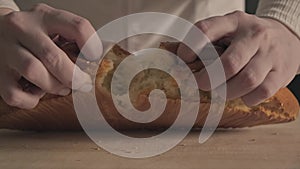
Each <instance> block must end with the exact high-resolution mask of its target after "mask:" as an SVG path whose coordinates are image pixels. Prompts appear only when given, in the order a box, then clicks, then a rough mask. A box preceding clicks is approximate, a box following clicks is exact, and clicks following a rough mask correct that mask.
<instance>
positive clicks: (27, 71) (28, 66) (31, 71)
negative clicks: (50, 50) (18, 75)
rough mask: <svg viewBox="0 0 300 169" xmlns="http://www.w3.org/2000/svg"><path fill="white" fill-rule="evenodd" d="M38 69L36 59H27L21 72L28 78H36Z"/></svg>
mask: <svg viewBox="0 0 300 169" xmlns="http://www.w3.org/2000/svg"><path fill="white" fill-rule="evenodd" d="M38 71H39V68H38V65H37V63H36V62H35V60H34V59H26V60H24V61H23V64H22V67H21V72H22V74H23V75H24V76H25V77H26V78H28V79H30V80H34V79H35V78H36V76H35V75H36V72H38Z"/></svg>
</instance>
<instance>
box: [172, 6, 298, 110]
mask: <svg viewBox="0 0 300 169" xmlns="http://www.w3.org/2000/svg"><path fill="white" fill-rule="evenodd" d="M196 26H197V27H198V28H200V29H201V30H202V32H203V33H204V34H206V36H207V37H208V38H209V39H210V41H212V42H216V41H222V40H224V41H227V42H228V40H229V43H228V45H229V46H228V48H227V49H226V51H225V52H224V53H223V54H222V55H221V56H220V60H221V62H222V64H223V67H224V71H225V76H226V80H227V81H226V85H227V97H228V99H235V98H240V97H241V98H242V100H243V101H244V102H245V104H247V105H249V106H253V105H257V104H259V103H260V102H262V101H264V100H265V99H267V98H269V97H271V96H273V95H274V94H275V93H276V92H277V91H278V90H279V89H280V88H282V87H285V86H287V85H288V84H289V83H290V82H291V80H292V79H293V78H294V76H295V75H296V74H297V72H298V69H299V65H300V40H299V39H298V37H297V36H296V35H295V34H293V32H292V31H291V30H289V29H288V28H287V27H286V26H285V25H283V24H282V23H280V22H279V21H276V20H273V19H268V18H259V17H256V16H254V15H249V14H246V13H244V12H240V11H237V12H234V13H230V14H227V15H225V16H218V17H212V18H208V19H206V20H203V21H199V22H198V23H196ZM199 41H201V39H199ZM199 44H201V43H199ZM203 45H204V44H203ZM188 51H189V50H188V48H187V47H186V46H185V45H184V44H181V45H180V46H179V48H178V51H177V52H178V55H179V56H180V57H181V58H182V59H183V60H184V61H186V62H187V63H191V62H194V61H195V59H196V58H197V57H196V56H195V55H194V54H193V53H192V52H188ZM216 65H217V62H213V63H212V64H210V65H208V67H207V68H210V69H211V68H214V66H216ZM195 77H196V80H197V82H198V86H199V88H200V89H202V90H211V89H215V88H216V89H217V88H218V87H220V86H221V85H222V84H224V83H225V82H220V83H219V84H217V85H216V86H210V84H209V77H208V74H207V72H206V71H205V69H202V70H201V71H199V72H196V73H195Z"/></svg>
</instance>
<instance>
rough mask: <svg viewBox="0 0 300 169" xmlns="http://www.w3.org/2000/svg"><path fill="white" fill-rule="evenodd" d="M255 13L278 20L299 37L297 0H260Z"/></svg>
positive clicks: (299, 3) (299, 11)
mask: <svg viewBox="0 0 300 169" xmlns="http://www.w3.org/2000/svg"><path fill="white" fill-rule="evenodd" d="M256 15H257V16H259V17H268V18H272V19H275V20H278V21H279V22H281V23H283V24H284V25H285V26H287V27H288V28H289V29H290V30H291V31H293V32H294V33H295V34H296V35H297V36H298V38H300V1H299V0H260V1H259V6H258V9H257V11H256Z"/></svg>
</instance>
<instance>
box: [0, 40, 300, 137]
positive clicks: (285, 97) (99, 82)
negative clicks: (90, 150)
mask: <svg viewBox="0 0 300 169" xmlns="http://www.w3.org/2000/svg"><path fill="white" fill-rule="evenodd" d="M160 47H161V48H162V49H167V50H169V51H171V52H173V53H176V50H177V48H178V43H162V44H161V46H160ZM69 54H70V53H69ZM128 55H130V53H128V52H127V51H125V50H123V49H122V48H120V47H119V46H114V47H113V49H112V50H111V51H110V53H109V54H108V56H110V57H107V58H105V59H104V60H103V62H102V64H101V66H100V68H99V70H98V72H97V78H96V96H97V101H98V105H99V107H100V109H101V111H102V113H103V115H104V117H105V118H106V120H107V121H108V122H109V123H110V125H111V126H112V127H114V128H115V129H118V130H130V129H141V128H146V129H161V128H168V127H169V126H170V125H171V124H172V123H173V122H174V120H175V119H176V117H177V115H178V111H179V108H180V102H181V100H180V99H178V98H168V101H167V107H166V109H165V111H164V113H163V114H162V115H161V116H160V117H159V118H158V119H156V120H155V121H153V122H151V123H148V124H140V123H134V122H131V121H129V120H128V119H125V118H124V117H122V116H121V115H120V114H119V112H118V111H117V110H116V108H115V106H114V104H113V102H112V97H111V93H110V90H109V89H108V87H107V86H105V85H107V84H105V83H107V81H108V82H109V79H107V77H108V74H110V73H112V72H113V70H114V66H116V65H117V63H118V62H120V61H121V60H122V59H124V58H125V57H126V56H128ZM108 84H109V83H108ZM148 90H149V89H148ZM148 90H147V91H139V92H140V94H138V95H137V98H136V99H134V100H135V101H136V102H135V103H133V104H134V105H135V106H136V108H137V109H140V110H145V109H147V108H149V102H148V94H149V92H150V91H148ZM201 98H202V97H201ZM202 101H203V100H202ZM210 106H211V105H210V103H209V102H207V99H206V100H204V101H203V102H201V104H200V110H199V114H198V117H197V119H196V123H195V126H194V127H195V128H200V127H202V126H203V124H204V121H205V119H206V116H207V112H208V110H209V108H210ZM298 112H299V105H298V101H297V100H296V98H295V97H294V96H293V94H292V93H291V92H290V91H289V90H288V89H287V88H284V89H281V90H280V91H278V92H277V93H276V94H275V96H273V97H272V98H270V99H268V100H267V101H265V102H264V103H262V104H260V105H258V106H255V107H251V108H249V107H247V106H246V105H244V104H243V102H242V101H241V100H240V99H238V100H234V101H229V102H228V103H227V104H226V108H225V111H224V114H223V117H222V120H221V122H220V124H219V127H222V128H237V127H238V128H240V127H251V126H256V125H262V124H276V123H283V122H289V121H293V120H295V119H296V117H297V116H298ZM188 113H189V112H186V114H188ZM0 128H7V129H21V130H40V131H44V130H81V129H82V128H81V126H80V124H79V122H78V120H77V117H76V113H75V111H74V107H73V101H72V96H71V95H69V96H66V97H59V96H54V95H46V96H45V97H44V98H43V99H42V100H41V101H40V103H39V105H38V106H37V107H36V108H34V109H32V110H21V109H17V108H13V107H10V106H8V105H6V104H5V103H4V101H3V100H0Z"/></svg>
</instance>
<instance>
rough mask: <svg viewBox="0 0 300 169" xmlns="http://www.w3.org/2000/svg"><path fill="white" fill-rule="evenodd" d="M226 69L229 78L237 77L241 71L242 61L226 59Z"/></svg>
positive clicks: (236, 58)
mask: <svg viewBox="0 0 300 169" xmlns="http://www.w3.org/2000/svg"><path fill="white" fill-rule="evenodd" d="M224 69H225V71H226V75H227V76H232V75H235V74H236V73H238V72H239V71H240V59H238V57H235V58H231V59H226V60H225V63H224Z"/></svg>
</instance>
